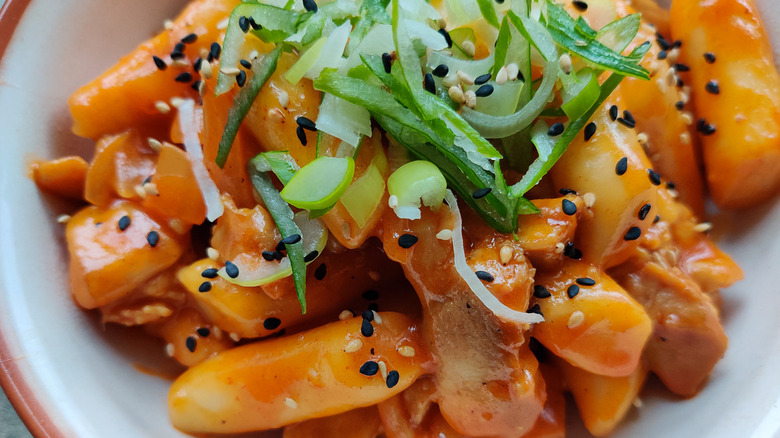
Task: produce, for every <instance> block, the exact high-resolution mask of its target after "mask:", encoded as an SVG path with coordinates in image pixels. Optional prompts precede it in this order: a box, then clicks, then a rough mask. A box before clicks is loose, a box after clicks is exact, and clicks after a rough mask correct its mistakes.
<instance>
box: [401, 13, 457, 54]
mask: <svg viewBox="0 0 780 438" xmlns="http://www.w3.org/2000/svg"><path fill="white" fill-rule="evenodd" d="M404 22H405V23H406V30H407V32H409V37H410V38H412V39H415V38H419V39H420V41H421V42H422V43H423V45H425V47H428V48H431V49H433V50H444V49H446V48H447V41H446V40H445V39H444V36H443V35H442V34H440V33H439V32H436V31H435V30H433V29H431V27H430V26H428V25H427V24H425V23H421V22H419V21H412V20H409V19H405V20H404Z"/></svg>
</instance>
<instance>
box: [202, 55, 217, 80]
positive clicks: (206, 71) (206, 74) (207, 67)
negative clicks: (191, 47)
mask: <svg viewBox="0 0 780 438" xmlns="http://www.w3.org/2000/svg"><path fill="white" fill-rule="evenodd" d="M212 74H214V71H213V69H212V68H211V63H210V62H208V61H206V60H205V59H204V60H203V61H201V63H200V75H201V76H202V77H203V79H210V78H211V75H212Z"/></svg>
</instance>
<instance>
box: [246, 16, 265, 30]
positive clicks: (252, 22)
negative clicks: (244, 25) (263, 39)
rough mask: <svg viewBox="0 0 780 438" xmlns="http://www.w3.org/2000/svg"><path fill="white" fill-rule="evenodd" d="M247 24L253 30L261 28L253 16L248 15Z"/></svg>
mask: <svg viewBox="0 0 780 438" xmlns="http://www.w3.org/2000/svg"><path fill="white" fill-rule="evenodd" d="M249 25H250V26H252V29H254V30H260V29H262V28H263V26H261V25H260V23H258V22H256V21H255V18H254V17H249Z"/></svg>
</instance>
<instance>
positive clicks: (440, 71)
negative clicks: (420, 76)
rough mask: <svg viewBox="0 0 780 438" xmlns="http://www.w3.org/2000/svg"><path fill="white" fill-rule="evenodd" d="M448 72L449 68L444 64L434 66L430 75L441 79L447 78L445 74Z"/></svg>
mask: <svg viewBox="0 0 780 438" xmlns="http://www.w3.org/2000/svg"><path fill="white" fill-rule="evenodd" d="M449 72H450V68H449V67H447V66H446V65H444V64H439V65H437V66H436V68H434V69H433V71H432V72H431V73H433V75H434V76H438V77H440V78H443V77H445V76H447V74H448V73H449Z"/></svg>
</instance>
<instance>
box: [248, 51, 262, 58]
mask: <svg viewBox="0 0 780 438" xmlns="http://www.w3.org/2000/svg"><path fill="white" fill-rule="evenodd" d="M258 58H260V53H259V52H258V51H257V50H252V51H251V52H249V59H250V60H252V61H254V60H256V59H258Z"/></svg>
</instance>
